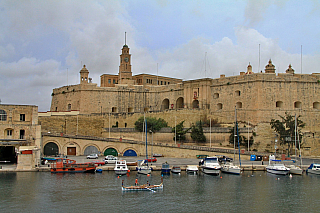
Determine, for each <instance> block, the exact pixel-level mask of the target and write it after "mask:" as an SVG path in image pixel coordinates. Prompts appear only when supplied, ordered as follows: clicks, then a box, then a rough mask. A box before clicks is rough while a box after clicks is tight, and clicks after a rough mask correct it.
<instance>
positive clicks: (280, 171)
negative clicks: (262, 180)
mask: <svg viewBox="0 0 320 213" xmlns="http://www.w3.org/2000/svg"><path fill="white" fill-rule="evenodd" d="M267 172H269V173H271V174H275V175H287V174H288V173H289V170H278V169H269V168H267Z"/></svg>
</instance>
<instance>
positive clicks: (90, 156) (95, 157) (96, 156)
mask: <svg viewBox="0 0 320 213" xmlns="http://www.w3.org/2000/svg"><path fill="white" fill-rule="evenodd" d="M98 158H99V156H98V154H90V155H88V156H87V159H98Z"/></svg>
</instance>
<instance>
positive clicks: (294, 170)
mask: <svg viewBox="0 0 320 213" xmlns="http://www.w3.org/2000/svg"><path fill="white" fill-rule="evenodd" d="M285 166H286V167H287V168H289V169H290V171H289V173H290V174H293V175H302V173H303V170H302V169H301V168H300V167H299V166H296V165H285Z"/></svg>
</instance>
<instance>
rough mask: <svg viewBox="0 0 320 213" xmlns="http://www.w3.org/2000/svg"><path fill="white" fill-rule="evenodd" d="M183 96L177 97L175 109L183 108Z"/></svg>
mask: <svg viewBox="0 0 320 213" xmlns="http://www.w3.org/2000/svg"><path fill="white" fill-rule="evenodd" d="M183 105H184V104H183V98H182V97H180V98H178V99H177V101H176V108H177V109H181V108H183Z"/></svg>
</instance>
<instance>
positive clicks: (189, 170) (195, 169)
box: [186, 165, 199, 174]
mask: <svg viewBox="0 0 320 213" xmlns="http://www.w3.org/2000/svg"><path fill="white" fill-rule="evenodd" d="M186 171H187V174H197V173H198V171H199V169H198V166H197V165H187V167H186Z"/></svg>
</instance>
